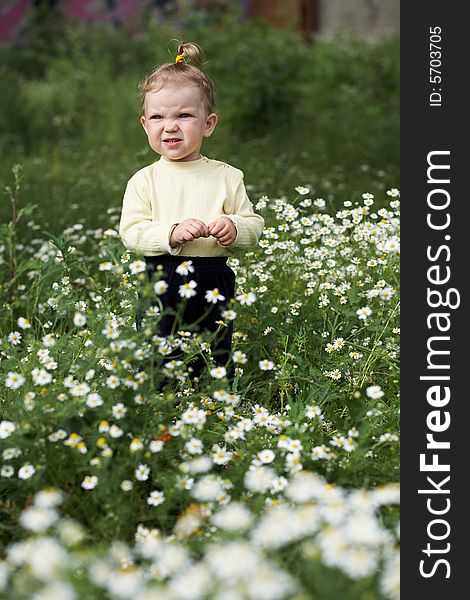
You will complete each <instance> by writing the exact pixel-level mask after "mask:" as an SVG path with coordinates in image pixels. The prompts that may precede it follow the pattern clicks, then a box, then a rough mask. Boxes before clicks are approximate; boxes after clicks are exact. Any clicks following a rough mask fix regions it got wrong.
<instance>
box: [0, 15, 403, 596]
mask: <svg viewBox="0 0 470 600" xmlns="http://www.w3.org/2000/svg"><path fill="white" fill-rule="evenodd" d="M207 17H208V15H204V14H203V13H196V14H192V15H189V17H188V21H187V22H186V23H185V24H184V25H183V24H181V23H180V22H179V23H176V22H175V23H173V24H172V23H169V24H168V25H167V26H165V27H162V26H159V27H155V28H150V29H149V30H148V31H144V32H142V33H141V34H139V35H137V36H136V35H130V34H127V33H126V32H124V31H121V30H117V29H113V28H106V27H99V28H90V27H86V28H66V29H65V31H64V29H63V24H61V23H51V22H48V23H47V28H46V29H44V27H46V25H45V24H44V23H43V24H42V25H40V24H39V25H38V24H36V26H35V27H32V28H31V31H30V32H29V34H28V36H27V43H26V44H25V45H23V46H22V47H15V48H8V47H3V48H1V49H0V79H1V81H2V83H4V85H3V86H2V94H1V95H0V132H1V137H0V140H1V141H0V156H1V160H0V181H1V184H2V188H5V187H6V190H5V193H4V195H3V199H2V203H1V217H2V223H1V226H0V276H1V283H0V301H1V302H2V305H3V306H4V311H3V313H2V319H1V321H0V353H1V354H0V356H1V360H0V379H1V381H2V385H3V387H4V390H3V396H2V399H1V403H0V408H1V415H0V451H1V453H2V464H1V468H0V483H1V490H0V499H1V502H0V517H1V519H0V520H1V523H2V525H1V528H0V540H1V543H2V546H3V550H2V554H1V556H2V558H0V592H1V593H5V595H6V596H7V597H8V598H11V600H25V599H26V598H28V599H30V598H34V600H46V599H47V600H52V599H54V598H60V600H82V599H83V600H89V599H90V598H93V599H97V600H108V599H111V598H112V599H123V598H124V599H126V598H129V599H132V600H157V599H160V598H165V599H167V598H168V600H170V599H171V600H336V599H337V598H341V599H342V600H398V598H399V510H398V504H399V489H398V479H399V449H398V443H399V362H398V361H399V334H400V327H399V215H400V208H399V207H400V201H399V190H398V189H397V188H398V178H399V160H398V158H399V157H398V134H399V116H398V115H399V112H398V104H399V94H398V59H399V56H398V40H397V39H385V40H379V41H377V42H373V43H372V42H368V43H366V42H364V41H362V40H360V39H357V38H355V37H353V36H349V35H348V36H346V35H345V36H342V37H338V38H336V39H334V40H329V41H326V40H319V41H317V42H316V43H314V44H313V45H310V46H307V45H305V44H304V42H303V41H302V40H301V39H300V37H299V36H298V34H296V33H295V32H292V31H280V30H277V29H273V28H270V27H268V26H267V25H265V24H262V23H254V22H253V23H245V24H243V26H242V25H240V24H239V23H238V21H237V20H236V19H234V18H226V19H225V20H223V21H221V22H216V23H211V22H209V20H208V18H207ZM41 28H42V29H41ZM175 37H179V38H182V39H188V40H192V41H196V42H198V43H199V44H200V45H201V46H202V47H203V48H204V50H205V52H206V56H207V65H206V69H207V72H208V73H209V74H210V75H211V77H212V78H213V79H214V82H215V85H216V88H217V90H218V96H217V104H218V112H219V115H220V124H219V125H218V127H217V130H216V132H215V134H214V136H213V137H212V138H211V139H210V140H208V141H207V144H206V145H205V146H204V147H203V153H204V154H205V155H206V156H209V157H213V158H217V159H219V160H223V161H227V162H229V163H231V164H233V165H235V166H237V167H239V168H241V169H243V171H244V172H245V181H246V184H247V188H248V191H249V195H250V197H251V199H252V201H253V204H254V205H255V207H256V210H257V211H259V212H260V213H261V214H262V215H263V217H264V218H265V221H266V229H265V232H264V234H263V236H262V239H261V240H260V243H259V245H258V247H257V248H256V249H254V250H253V251H252V252H248V253H246V254H245V255H243V256H239V257H233V258H231V259H230V266H231V267H232V268H233V269H234V270H235V271H236V274H237V290H236V299H235V301H234V302H233V304H232V305H231V306H230V307H229V308H230V310H229V311H228V312H227V313H226V314H225V316H224V322H223V323H222V324H221V325H220V327H224V326H225V325H224V323H227V322H228V321H229V320H230V319H232V318H233V314H231V311H233V313H236V320H235V333H234V347H233V351H234V352H233V355H232V357H231V360H232V361H233V362H234V363H235V367H236V376H235V380H234V382H233V383H232V384H231V383H230V382H229V381H228V380H227V377H226V372H225V369H220V368H219V369H217V368H216V367H215V365H214V363H213V361H212V358H211V355H210V353H209V352H208V344H210V342H211V339H210V336H207V335H206V334H200V333H198V332H197V331H193V330H192V328H191V325H190V324H187V327H185V328H184V329H183V330H181V331H178V332H177V335H175V336H174V337H172V338H169V339H161V338H159V337H158V336H157V335H156V334H155V321H156V320H158V319H159V318H160V313H159V312H158V310H155V309H152V307H151V306H150V304H151V302H152V301H154V300H155V296H156V293H157V291H156V289H158V288H154V287H153V284H150V283H146V277H145V274H144V273H143V269H144V264H143V262H142V261H141V260H140V258H141V257H138V256H136V255H134V254H132V253H128V252H126V251H125V249H124V247H123V245H122V243H121V241H120V240H119V238H118V236H117V226H118V221H119V214H120V207H121V201H122V194H123V191H124V187H125V184H126V182H127V180H128V179H129V178H130V176H131V175H132V174H133V173H134V172H135V171H136V170H138V169H139V168H140V167H142V166H144V165H146V164H149V163H150V162H152V161H154V160H155V159H156V156H155V155H154V154H152V151H151V150H150V149H149V148H148V147H147V142H146V138H145V135H144V132H143V130H142V128H141V126H140V124H139V99H138V97H137V86H138V83H139V81H140V80H141V79H142V77H143V75H144V74H145V72H148V71H149V70H150V69H151V68H152V67H153V66H155V65H156V64H159V63H161V62H164V61H167V60H173V58H174V54H175V53H174V52H173V53H172V54H168V51H167V47H168V44H169V41H170V40H171V39H172V38H175ZM170 46H171V44H170ZM19 164H21V165H22V167H19V166H18V165H19ZM15 165H16V166H15ZM183 281H184V279H182V282H183ZM203 292H204V290H201V293H203ZM138 304H139V305H140V308H141V309H142V310H144V311H145V320H144V325H143V328H142V330H140V331H135V327H134V322H135V313H136V309H137V306H138ZM171 351H172V352H176V353H178V356H177V358H176V359H172V360H170V359H169V357H168V354H169V352H171ZM196 355H202V356H204V357H205V360H206V362H207V366H208V368H207V370H206V371H205V372H204V374H203V375H202V377H201V379H200V380H199V381H192V380H191V379H190V378H189V369H190V367H191V360H192V359H193V358H194V357H195V356H196ZM172 356H173V354H172Z"/></svg>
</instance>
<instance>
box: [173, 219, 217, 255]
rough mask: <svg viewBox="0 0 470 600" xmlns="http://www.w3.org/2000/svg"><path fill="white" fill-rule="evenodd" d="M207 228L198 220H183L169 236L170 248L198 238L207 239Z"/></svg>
mask: <svg viewBox="0 0 470 600" xmlns="http://www.w3.org/2000/svg"><path fill="white" fill-rule="evenodd" d="M209 235H210V234H209V228H208V227H207V225H206V224H205V223H203V222H202V221H200V220H199V219H185V220H184V221H181V223H178V225H177V226H176V227H175V228H174V229H173V231H172V233H171V236H170V246H171V247H172V248H173V247H174V246H176V245H177V244H184V243H185V242H192V241H194V240H197V238H200V237H209Z"/></svg>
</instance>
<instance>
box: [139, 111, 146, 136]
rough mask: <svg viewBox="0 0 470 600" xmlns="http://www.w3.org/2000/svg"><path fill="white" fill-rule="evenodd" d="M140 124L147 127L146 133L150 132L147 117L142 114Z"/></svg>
mask: <svg viewBox="0 0 470 600" xmlns="http://www.w3.org/2000/svg"><path fill="white" fill-rule="evenodd" d="M140 124H141V125H142V127H143V128H144V129H145V133H147V134H148V131H147V120H146V119H145V117H144V115H142V116H141V117H140Z"/></svg>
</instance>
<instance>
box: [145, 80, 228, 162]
mask: <svg viewBox="0 0 470 600" xmlns="http://www.w3.org/2000/svg"><path fill="white" fill-rule="evenodd" d="M140 122H141V123H142V126H143V128H144V129H145V133H146V134H147V138H148V141H149V144H150V147H151V148H152V150H155V152H157V153H158V154H160V155H162V156H164V157H165V158H167V159H168V160H174V161H182V162H183V161H190V160H196V159H198V158H199V151H200V149H201V144H202V140H203V138H205V137H209V136H210V135H212V132H213V131H214V128H215V126H216V125H217V115H216V114H215V113H211V114H210V115H208V114H207V111H206V108H205V105H204V101H203V98H202V93H201V90H200V89H199V88H198V87H196V86H193V85H188V86H184V87H168V88H162V89H161V90H158V91H155V92H148V93H147V95H146V97H145V114H144V115H143V116H142V117H140Z"/></svg>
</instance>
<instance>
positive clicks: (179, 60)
mask: <svg viewBox="0 0 470 600" xmlns="http://www.w3.org/2000/svg"><path fill="white" fill-rule="evenodd" d="M182 62H184V54H177V55H176V58H175V63H182Z"/></svg>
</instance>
